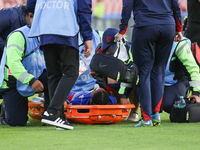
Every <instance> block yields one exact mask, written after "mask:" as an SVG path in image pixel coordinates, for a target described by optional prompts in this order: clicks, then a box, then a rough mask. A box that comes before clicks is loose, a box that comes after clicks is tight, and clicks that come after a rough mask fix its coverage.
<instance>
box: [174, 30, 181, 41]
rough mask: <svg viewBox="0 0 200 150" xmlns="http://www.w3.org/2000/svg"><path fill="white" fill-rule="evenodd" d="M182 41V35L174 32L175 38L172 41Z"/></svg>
mask: <svg viewBox="0 0 200 150" xmlns="http://www.w3.org/2000/svg"><path fill="white" fill-rule="evenodd" d="M181 40H182V33H181V32H176V33H175V37H174V41H175V42H177V41H181Z"/></svg>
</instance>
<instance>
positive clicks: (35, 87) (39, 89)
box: [31, 80, 44, 92]
mask: <svg viewBox="0 0 200 150" xmlns="http://www.w3.org/2000/svg"><path fill="white" fill-rule="evenodd" d="M31 87H32V89H33V90H34V91H35V92H42V91H43V90H44V86H43V84H42V82H40V81H39V80H36V81H35V82H34V83H33V84H32V86H31Z"/></svg>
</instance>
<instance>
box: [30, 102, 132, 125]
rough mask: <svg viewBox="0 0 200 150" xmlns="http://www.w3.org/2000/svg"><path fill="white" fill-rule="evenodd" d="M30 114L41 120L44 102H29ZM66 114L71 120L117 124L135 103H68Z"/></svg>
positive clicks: (126, 115)
mask: <svg viewBox="0 0 200 150" xmlns="http://www.w3.org/2000/svg"><path fill="white" fill-rule="evenodd" d="M28 106H29V111H28V114H29V116H30V117H31V118H32V119H33V120H38V121H39V120H41V114H42V112H43V111H44V105H43V104H36V103H31V101H29V103H28ZM64 108H65V115H66V117H67V120H68V121H69V122H76V123H83V124H88V125H92V124H117V123H118V122H120V121H122V120H124V119H125V118H126V117H128V115H129V112H130V109H131V108H135V105H133V104H127V105H66V104H64Z"/></svg>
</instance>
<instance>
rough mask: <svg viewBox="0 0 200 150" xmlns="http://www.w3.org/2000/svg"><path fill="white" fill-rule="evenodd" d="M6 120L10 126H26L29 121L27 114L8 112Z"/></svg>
mask: <svg viewBox="0 0 200 150" xmlns="http://www.w3.org/2000/svg"><path fill="white" fill-rule="evenodd" d="M6 121H7V123H8V125H10V126H25V125H26V123H27V121H28V116H27V114H26V115H20V116H19V115H15V114H11V115H10V114H8V113H6Z"/></svg>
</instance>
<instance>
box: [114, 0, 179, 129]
mask: <svg viewBox="0 0 200 150" xmlns="http://www.w3.org/2000/svg"><path fill="white" fill-rule="evenodd" d="M132 11H133V16H134V21H135V24H134V29H133V33H132V41H131V43H132V54H133V60H134V62H135V64H136V65H137V66H138V68H139V84H138V85H137V94H138V99H139V102H140V106H141V112H142V121H141V122H140V123H139V124H137V125H136V126H135V127H141V126H152V125H153V124H154V125H157V124H158V123H160V122H161V119H160V115H159V111H160V106H161V103H162V96H163V91H164V76H165V67H166V64H167V60H168V57H169V53H170V50H171V47H172V44H173V40H174V36H175V35H176V36H175V40H176V41H177V40H181V39H182V34H181V31H182V27H181V11H180V7H179V4H178V0H159V1H157V0H151V1H149V0H123V9H122V19H121V24H120V26H119V27H120V31H119V33H118V34H116V36H115V40H116V41H119V40H120V38H121V37H122V35H123V34H125V32H126V29H127V27H128V21H129V19H130V17H131V12H132ZM152 121H153V123H152Z"/></svg>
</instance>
